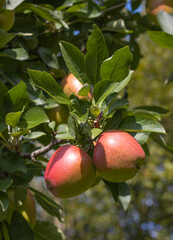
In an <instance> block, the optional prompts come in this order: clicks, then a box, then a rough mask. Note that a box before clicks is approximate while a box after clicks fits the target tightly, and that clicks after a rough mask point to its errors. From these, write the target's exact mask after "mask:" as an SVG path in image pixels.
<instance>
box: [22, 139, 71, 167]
mask: <svg viewBox="0 0 173 240" xmlns="http://www.w3.org/2000/svg"><path fill="white" fill-rule="evenodd" d="M68 141H69V140H63V139H54V138H53V139H52V141H51V142H50V143H49V144H48V145H47V146H45V147H42V148H40V149H38V150H36V151H34V152H31V153H20V156H21V157H22V158H26V159H31V160H32V161H33V162H35V161H36V157H37V156H38V155H41V154H44V153H47V152H48V151H50V150H51V149H52V148H53V147H54V146H56V145H58V144H60V143H66V142H68Z"/></svg>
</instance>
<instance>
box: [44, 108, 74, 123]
mask: <svg viewBox="0 0 173 240" xmlns="http://www.w3.org/2000/svg"><path fill="white" fill-rule="evenodd" d="M46 114H47V115H48V117H49V120H50V121H55V123H56V126H58V125H59V124H61V123H67V119H68V116H69V111H68V109H67V107H66V106H65V105H62V104H59V105H58V106H56V107H54V108H51V109H46Z"/></svg>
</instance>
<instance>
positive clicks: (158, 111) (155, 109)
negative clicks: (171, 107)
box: [135, 106, 169, 116]
mask: <svg viewBox="0 0 173 240" xmlns="http://www.w3.org/2000/svg"><path fill="white" fill-rule="evenodd" d="M136 109H137V110H142V111H146V112H148V113H150V114H153V115H161V116H164V115H166V114H167V113H168V112H169V111H168V110H167V109H165V108H162V107H159V106H138V107H136V108H135V110H136Z"/></svg>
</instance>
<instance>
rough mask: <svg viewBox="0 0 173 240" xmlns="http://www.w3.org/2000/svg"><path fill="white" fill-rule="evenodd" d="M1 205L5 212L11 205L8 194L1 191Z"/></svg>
mask: <svg viewBox="0 0 173 240" xmlns="http://www.w3.org/2000/svg"><path fill="white" fill-rule="evenodd" d="M0 206H1V208H2V211H3V212H5V211H6V210H7V209H8V207H9V200H8V195H7V194H6V193H4V192H0Z"/></svg>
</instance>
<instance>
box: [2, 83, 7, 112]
mask: <svg viewBox="0 0 173 240" xmlns="http://www.w3.org/2000/svg"><path fill="white" fill-rule="evenodd" d="M0 89H1V94H0V114H2V112H3V111H4V109H3V99H4V96H5V94H6V93H7V92H8V88H7V87H6V85H5V84H3V82H1V81H0Z"/></svg>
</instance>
